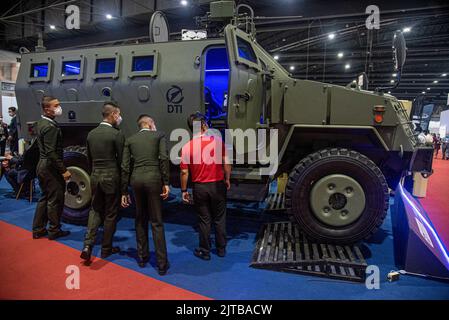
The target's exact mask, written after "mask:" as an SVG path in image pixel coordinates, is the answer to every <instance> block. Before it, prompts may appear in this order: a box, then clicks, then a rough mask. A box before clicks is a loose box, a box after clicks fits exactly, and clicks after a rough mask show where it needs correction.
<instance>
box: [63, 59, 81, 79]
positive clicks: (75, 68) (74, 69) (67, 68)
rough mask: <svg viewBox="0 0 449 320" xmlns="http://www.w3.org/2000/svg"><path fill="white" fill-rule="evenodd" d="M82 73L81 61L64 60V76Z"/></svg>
mask: <svg viewBox="0 0 449 320" xmlns="http://www.w3.org/2000/svg"><path fill="white" fill-rule="evenodd" d="M80 73H81V61H80V60H78V61H63V62H62V76H77V75H79V74H80Z"/></svg>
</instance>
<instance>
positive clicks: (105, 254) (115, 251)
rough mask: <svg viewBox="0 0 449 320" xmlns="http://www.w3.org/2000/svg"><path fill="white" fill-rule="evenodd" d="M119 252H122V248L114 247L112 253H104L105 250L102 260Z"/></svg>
mask: <svg viewBox="0 0 449 320" xmlns="http://www.w3.org/2000/svg"><path fill="white" fill-rule="evenodd" d="M119 252H120V248H119V247H112V249H111V250H110V251H103V250H101V258H102V259H106V258H107V257H109V256H110V255H113V254H115V253H119Z"/></svg>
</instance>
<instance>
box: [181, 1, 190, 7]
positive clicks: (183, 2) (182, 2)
mask: <svg viewBox="0 0 449 320" xmlns="http://www.w3.org/2000/svg"><path fill="white" fill-rule="evenodd" d="M181 4H182V5H183V6H184V7H185V6H187V5H188V4H189V2H188V1H187V0H182V1H181Z"/></svg>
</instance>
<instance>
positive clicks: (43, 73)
mask: <svg viewBox="0 0 449 320" xmlns="http://www.w3.org/2000/svg"><path fill="white" fill-rule="evenodd" d="M30 77H31V78H46V77H48V63H33V64H32V65H31V73H30Z"/></svg>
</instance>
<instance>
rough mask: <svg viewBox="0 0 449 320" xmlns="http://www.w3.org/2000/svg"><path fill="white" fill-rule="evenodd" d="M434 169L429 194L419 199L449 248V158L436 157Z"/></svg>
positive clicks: (429, 184) (428, 189) (428, 187)
mask: <svg viewBox="0 0 449 320" xmlns="http://www.w3.org/2000/svg"><path fill="white" fill-rule="evenodd" d="M440 156H441V155H440ZM433 170H434V174H433V175H432V176H431V177H430V178H429V183H428V185H427V195H426V197H425V198H422V199H419V201H420V202H421V204H422V205H423V207H424V209H425V210H426V212H427V214H428V215H429V218H430V220H432V223H433V225H434V226H435V229H436V231H437V233H438V235H439V236H440V238H441V240H442V241H443V243H444V245H445V246H446V248H447V249H448V250H449V160H441V159H434V162H433Z"/></svg>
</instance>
